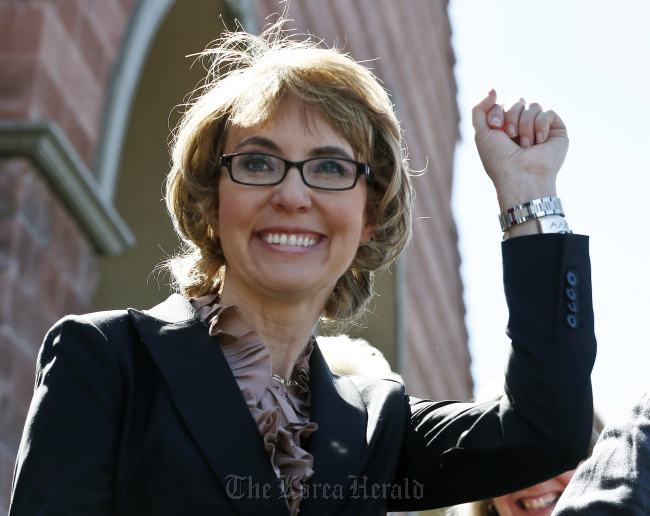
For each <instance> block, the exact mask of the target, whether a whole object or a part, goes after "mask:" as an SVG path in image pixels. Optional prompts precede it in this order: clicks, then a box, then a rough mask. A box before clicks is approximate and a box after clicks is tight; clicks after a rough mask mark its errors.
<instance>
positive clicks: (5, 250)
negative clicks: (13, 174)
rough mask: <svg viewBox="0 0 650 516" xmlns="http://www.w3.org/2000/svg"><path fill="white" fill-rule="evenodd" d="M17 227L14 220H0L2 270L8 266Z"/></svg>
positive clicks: (0, 262) (0, 260)
mask: <svg viewBox="0 0 650 516" xmlns="http://www.w3.org/2000/svg"><path fill="white" fill-rule="evenodd" d="M0 188H1V187H0ZM15 227H16V222H15V221H14V220H13V219H10V218H0V270H2V269H3V268H4V267H7V266H8V261H9V259H10V256H11V246H12V243H13V240H14V230H15Z"/></svg>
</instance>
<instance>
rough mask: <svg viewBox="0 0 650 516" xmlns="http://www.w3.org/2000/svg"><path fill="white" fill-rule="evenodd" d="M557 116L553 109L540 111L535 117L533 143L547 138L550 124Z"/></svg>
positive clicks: (542, 141)
mask: <svg viewBox="0 0 650 516" xmlns="http://www.w3.org/2000/svg"><path fill="white" fill-rule="evenodd" d="M555 118H557V115H556V114H555V112H553V111H550V110H549V111H542V112H541V113H540V114H538V115H537V117H536V118H535V143H544V142H545V141H546V140H548V135H549V132H550V130H551V124H552V123H553V121H554V120H555Z"/></svg>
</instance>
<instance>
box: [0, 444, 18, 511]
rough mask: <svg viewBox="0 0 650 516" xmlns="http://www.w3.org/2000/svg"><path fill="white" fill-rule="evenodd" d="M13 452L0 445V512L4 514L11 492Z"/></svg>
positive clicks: (14, 458)
mask: <svg viewBox="0 0 650 516" xmlns="http://www.w3.org/2000/svg"><path fill="white" fill-rule="evenodd" d="M15 462H16V456H15V454H11V455H9V453H7V452H5V448H4V447H2V446H0V514H6V512H4V513H3V512H2V511H6V510H7V509H8V508H9V496H10V492H11V481H12V479H13V474H14V463H15Z"/></svg>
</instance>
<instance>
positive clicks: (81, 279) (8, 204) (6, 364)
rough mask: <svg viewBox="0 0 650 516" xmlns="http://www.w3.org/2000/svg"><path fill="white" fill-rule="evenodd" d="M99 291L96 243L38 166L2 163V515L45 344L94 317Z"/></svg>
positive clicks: (11, 161)
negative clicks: (67, 318)
mask: <svg viewBox="0 0 650 516" xmlns="http://www.w3.org/2000/svg"><path fill="white" fill-rule="evenodd" d="M95 283H96V272H95V264H94V257H93V255H92V253H91V250H90V248H89V244H88V242H87V241H86V240H85V238H84V237H83V236H82V233H81V231H80V230H79V228H78V227H77V225H76V223H75V222H74V221H73V220H72V219H71V217H70V215H69V214H68V213H67V211H66V210H65V209H64V208H63V207H62V206H60V204H59V201H58V199H57V198H56V197H54V196H53V195H52V194H51V193H50V191H49V189H48V187H47V185H46V184H45V183H44V182H43V180H42V179H41V177H40V176H39V174H38V173H37V172H36V171H35V170H34V169H33V167H32V165H31V164H30V162H29V161H27V160H26V159H22V158H15V159H2V160H0V486H2V489H1V490H0V513H1V511H2V510H3V508H6V507H7V506H8V497H9V490H8V487H9V486H10V485H11V477H12V472H13V465H14V462H15V459H16V450H17V449H18V444H19V441H20V436H21V434H22V428H23V424H24V423H25V417H26V415H27V409H28V407H29V402H30V400H31V397H32V394H33V385H34V364H35V361H36V355H37V351H38V347H39V345H40V342H41V340H42V339H43V335H45V333H46V331H47V330H48V328H49V327H50V326H52V324H54V322H55V321H56V320H58V319H59V318H60V317H61V316H62V315H64V314H69V313H83V312H84V311H86V310H87V307H88V306H89V302H90V297H91V295H92V293H93V291H94V286H95Z"/></svg>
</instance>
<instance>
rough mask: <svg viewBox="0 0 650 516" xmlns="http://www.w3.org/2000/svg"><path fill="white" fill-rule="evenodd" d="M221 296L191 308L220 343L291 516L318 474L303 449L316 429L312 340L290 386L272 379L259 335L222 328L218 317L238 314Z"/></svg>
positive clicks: (198, 301) (202, 299) (204, 299)
mask: <svg viewBox="0 0 650 516" xmlns="http://www.w3.org/2000/svg"><path fill="white" fill-rule="evenodd" d="M218 300H219V297H218V295H213V294H210V295H207V296H203V297H200V298H191V299H190V303H191V304H192V306H194V308H195V309H196V310H197V311H198V312H199V314H200V315H201V316H202V317H203V319H204V320H205V321H206V323H207V324H208V327H209V330H210V335H212V336H213V337H215V338H217V339H218V341H219V344H220V346H221V349H222V351H223V354H224V355H225V357H226V360H227V361H228V365H229V366H230V369H231V370H232V373H233V375H234V377H235V380H236V381H237V384H238V385H239V389H240V390H241V393H242V394H243V396H244V399H245V400H246V404H247V405H248V408H249V410H250V412H251V415H252V416H253V419H254V420H255V424H256V425H257V429H258V430H259V432H260V435H261V436H262V439H263V441H264V447H265V448H266V451H267V453H268V454H269V457H270V458H271V463H272V465H273V469H274V471H275V473H276V475H277V476H278V478H280V479H281V481H282V482H281V484H282V486H283V489H284V493H285V496H286V497H287V501H288V502H289V508H290V510H291V514H292V515H296V514H297V513H298V506H299V504H300V500H301V498H302V496H303V494H304V485H303V484H304V482H305V481H306V480H307V479H308V478H309V477H311V476H312V475H313V474H314V470H313V469H312V467H313V463H314V458H313V456H312V455H311V454H309V453H307V452H306V451H305V450H304V449H303V446H305V444H306V442H307V438H308V437H309V435H311V434H312V433H313V432H314V431H315V430H316V429H317V428H318V425H316V423H314V422H311V421H310V420H309V417H310V406H311V400H310V390H309V357H310V356H311V353H312V351H313V349H314V339H313V337H312V338H311V339H310V341H309V343H308V344H307V348H306V349H305V352H304V353H303V354H302V356H301V357H300V358H299V359H298V361H297V362H296V365H295V368H294V370H293V374H292V377H291V384H290V385H289V386H285V384H284V383H282V382H281V381H279V380H278V379H276V378H274V377H273V369H272V365H271V356H270V355H269V351H268V349H267V348H266V346H265V345H264V343H263V342H262V340H261V338H260V337H259V335H258V333H257V332H256V331H253V330H251V331H247V332H245V333H242V334H240V335H233V334H230V333H226V332H224V331H222V330H221V329H219V327H218V325H219V318H220V317H223V315H224V314H227V313H232V312H237V307H236V306H234V305H221V304H219V303H218Z"/></svg>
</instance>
